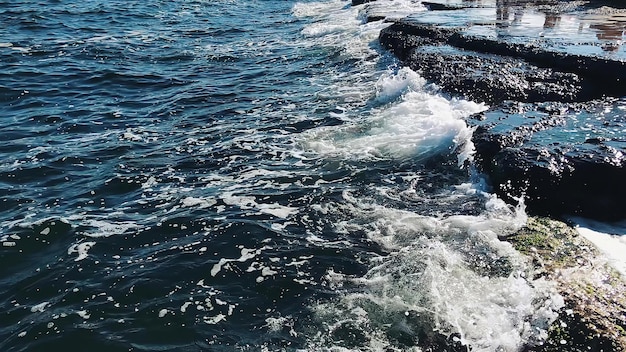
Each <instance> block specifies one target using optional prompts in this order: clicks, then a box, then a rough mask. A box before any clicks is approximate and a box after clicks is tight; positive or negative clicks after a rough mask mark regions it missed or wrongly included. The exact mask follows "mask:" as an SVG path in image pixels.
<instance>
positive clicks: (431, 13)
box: [380, 0, 626, 221]
mask: <svg viewBox="0 0 626 352" xmlns="http://www.w3.org/2000/svg"><path fill="white" fill-rule="evenodd" d="M422 4H423V5H425V6H426V9H424V10H423V11H419V12H416V13H415V14H414V15H411V16H408V17H406V18H403V19H400V20H396V21H394V23H393V24H391V25H390V26H389V27H387V28H386V29H384V30H383V31H382V32H381V35H380V42H381V44H382V45H383V46H384V47H385V48H387V49H389V50H391V51H392V52H393V53H394V54H395V55H396V56H397V57H398V58H399V59H400V60H402V62H403V63H404V64H405V65H407V66H409V67H411V68H412V69H413V70H414V71H416V72H419V73H420V74H421V75H422V76H424V77H425V78H427V79H428V80H430V81H432V82H435V83H436V84H437V85H438V86H439V87H441V89H442V91H443V92H445V93H447V94H450V95H452V96H458V97H463V98H467V99H471V100H474V101H479V102H484V103H486V104H488V105H489V106H490V107H491V108H490V109H489V110H488V111H487V112H485V113H481V114H479V115H477V116H473V117H472V118H470V119H468V123H469V124H470V125H471V126H473V127H475V128H476V133H475V134H474V144H475V146H476V156H477V165H478V167H479V168H480V169H481V171H482V172H484V173H485V174H487V175H488V176H489V178H490V181H491V182H492V185H493V189H494V191H495V192H496V193H497V194H498V195H499V196H500V197H501V198H503V199H505V200H507V201H510V202H516V201H517V200H518V199H519V198H520V197H523V198H524V199H525V202H526V206H527V210H528V212H529V213H531V214H535V215H540V216H552V217H561V216H565V215H576V216H583V217H588V218H594V219H599V220H605V221H615V220H621V219H624V218H626V211H624V207H623V204H622V202H623V199H626V187H624V185H623V180H625V179H626V168H625V166H626V138H625V137H624V133H623V131H624V130H626V122H625V121H624V118H623V111H624V109H625V108H626V99H625V98H624V97H625V96H626V52H625V51H624V48H623V47H621V40H622V35H623V32H624V29H626V10H623V9H619V8H616V7H607V6H599V5H598V4H596V3H590V2H582V1H574V2H559V1H545V0H544V1H504V0H502V1H491V2H489V1H457V2H455V1H445V2H441V3H436V2H425V3H422ZM592 4H595V6H592ZM428 9H429V10H428ZM494 15H495V16H494ZM561 21H563V22H564V21H568V25H567V26H565V25H563V26H560V25H559V23H560V22H561Z"/></svg>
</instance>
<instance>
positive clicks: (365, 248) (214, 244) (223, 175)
mask: <svg viewBox="0 0 626 352" xmlns="http://www.w3.org/2000/svg"><path fill="white" fill-rule="evenodd" d="M389 10H390V11H393V12H394V15H396V16H398V15H401V14H399V13H398V12H399V11H400V10H402V11H404V10H406V11H407V12H412V11H423V10H424V8H423V6H421V4H419V3H418V2H412V1H409V0H406V1H403V0H396V1H393V2H389ZM377 11H381V9H380V8H379V9H378V10H377ZM0 23H2V31H1V32H0V62H1V65H0V117H1V118H2V126H1V127H0V136H1V137H2V139H3V140H4V142H3V143H2V144H1V146H0V211H1V212H0V242H1V245H0V307H1V310H0V314H1V318H0V350H2V351H52V350H54V351H57V350H58V351H63V350H66V351H108V352H109V351H234V350H237V351H239V350H243V351H280V350H286V351H324V350H326V351H408V350H413V351H420V350H427V349H429V348H430V349H435V350H437V349H438V348H439V349H441V348H443V347H445V346H448V347H449V348H460V349H465V348H466V347H465V346H469V347H471V349H472V350H473V351H517V350H520V349H522V348H523V347H524V346H527V345H533V344H538V343H541V341H542V339H544V338H545V337H546V329H547V326H548V324H549V323H550V322H551V321H553V320H554V319H555V317H556V313H555V312H556V311H557V310H558V309H559V308H560V307H561V306H562V304H563V301H562V298H561V297H560V296H559V295H558V294H556V292H555V288H554V284H553V283H550V282H546V281H544V280H543V279H533V275H532V273H531V272H530V264H529V263H528V261H527V259H526V258H524V257H523V256H521V255H520V254H519V253H517V252H516V251H514V250H513V249H512V247H511V246H510V245H509V244H508V243H505V242H501V241H499V240H498V236H501V235H506V234H508V233H511V232H513V231H515V230H516V229H518V228H520V227H521V226H522V225H523V224H524V222H525V220H526V215H525V212H524V209H523V205H520V206H518V207H511V206H507V205H506V204H504V203H503V202H502V201H501V200H499V199H497V198H496V197H495V196H493V195H491V194H490V193H488V192H487V189H486V187H485V186H484V184H485V182H484V180H483V179H482V178H481V176H480V175H479V174H477V173H476V172H475V171H474V169H473V164H472V154H473V145H472V143H471V139H470V138H471V134H472V130H471V129H470V128H469V127H468V126H467V125H466V124H465V122H464V120H463V118H464V117H466V116H468V115H469V114H472V113H475V112H478V111H481V110H483V109H486V108H487V107H486V106H484V105H482V104H478V103H475V102H471V101H464V100H459V99H455V98H451V97H448V96H445V95H443V94H441V93H440V92H439V91H438V89H437V87H436V86H433V85H432V84H429V83H428V82H426V81H425V80H424V79H422V78H421V77H420V76H419V75H417V74H416V73H415V72H413V71H411V70H409V69H406V68H400V67H399V65H398V63H397V62H396V61H395V60H394V59H393V58H392V57H391V56H390V55H389V54H387V53H385V52H384V51H383V50H382V49H381V48H380V46H379V45H378V42H377V38H378V33H379V31H380V30H381V29H382V28H383V27H384V26H386V25H387V24H385V23H382V22H379V23H370V24H364V23H363V13H362V7H352V6H350V4H349V2H346V1H340V0H323V1H270V0H264V1H260V0H211V1H205V0H195V1H193V0H171V1H157V0H149V1H141V2H140V1H108V0H107V1H102V0H95V1H85V2H74V3H67V2H62V1H20V0H18V1H12V2H6V1H3V2H2V6H1V7H0ZM459 346H460V347H459Z"/></svg>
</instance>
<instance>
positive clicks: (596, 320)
mask: <svg viewBox="0 0 626 352" xmlns="http://www.w3.org/2000/svg"><path fill="white" fill-rule="evenodd" d="M502 239H503V240H506V241H508V242H510V243H511V244H512V245H513V246H514V247H515V248H516V249H517V250H519V251H520V252H522V253H524V254H526V255H528V256H529V257H530V258H531V259H532V262H533V265H534V267H535V270H536V275H537V276H541V277H546V278H548V279H550V280H553V281H555V282H556V283H557V285H558V286H557V290H558V292H559V293H560V294H561V296H562V297H563V299H564V301H565V306H564V307H563V308H562V309H561V311H560V312H559V317H558V319H557V320H556V321H555V322H554V323H553V324H552V326H551V327H550V329H549V331H548V339H547V341H545V343H544V344H543V345H541V346H536V347H531V348H528V349H527V351H536V352H553V351H554V352H557V351H558V352H564V351H606V352H612V351H616V352H617V351H624V350H626V295H624V292H626V282H625V281H624V278H623V277H622V276H620V274H619V273H618V272H616V271H615V270H614V269H613V268H611V267H609V266H607V265H606V264H605V263H602V262H601V261H600V260H598V259H597V257H598V253H597V250H596V249H595V247H594V245H593V244H592V243H590V242H588V241H587V240H586V239H585V238H583V237H582V236H580V235H579V234H578V232H577V231H576V230H574V229H573V228H571V227H569V226H568V225H567V224H565V223H563V222H560V221H556V220H551V219H547V218H530V219H528V222H527V224H526V226H525V227H524V228H522V229H521V230H519V231H518V232H517V233H514V234H513V235H511V236H507V237H503V238H502Z"/></svg>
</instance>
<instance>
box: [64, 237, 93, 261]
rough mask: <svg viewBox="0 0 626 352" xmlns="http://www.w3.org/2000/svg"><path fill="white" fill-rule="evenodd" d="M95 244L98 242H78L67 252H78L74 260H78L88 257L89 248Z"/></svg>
mask: <svg viewBox="0 0 626 352" xmlns="http://www.w3.org/2000/svg"><path fill="white" fill-rule="evenodd" d="M95 245H96V242H91V241H87V242H81V243H76V244H73V245H71V246H70V248H68V249H67V254H70V255H71V254H74V253H76V254H78V256H77V257H76V258H74V261H76V262H78V261H81V260H83V259H85V258H87V256H88V255H89V250H90V249H91V248H92V247H93V246H95Z"/></svg>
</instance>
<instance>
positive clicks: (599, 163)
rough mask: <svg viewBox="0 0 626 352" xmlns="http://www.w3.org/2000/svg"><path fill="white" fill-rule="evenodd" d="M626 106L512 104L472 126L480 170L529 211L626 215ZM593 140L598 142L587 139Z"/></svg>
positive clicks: (504, 195)
mask: <svg viewBox="0 0 626 352" xmlns="http://www.w3.org/2000/svg"><path fill="white" fill-rule="evenodd" d="M624 106H626V102H624V101H623V100H620V101H617V102H606V101H596V102H588V103H585V104H566V103H553V102H552V103H538V104H522V103H511V102H510V103H508V104H503V105H501V106H499V107H496V108H492V109H490V110H489V111H487V112H484V113H480V114H478V115H475V116H473V117H472V118H471V119H469V120H468V123H469V124H470V125H472V126H474V127H475V128H476V130H475V132H474V135H473V141H474V145H475V147H476V152H477V155H476V161H477V164H478V166H479V168H480V169H481V170H482V171H483V172H485V173H486V174H488V175H489V176H490V181H491V182H492V183H493V185H494V191H495V192H496V193H497V194H498V195H499V196H500V197H502V198H503V199H505V200H508V201H510V202H516V200H517V199H518V198H519V197H521V196H524V199H525V203H526V206H527V209H528V211H529V212H530V213H533V214H540V215H551V216H555V217H559V216H563V215H565V214H576V215H581V216H586V217H591V218H596V219H602V220H620V219H623V218H624V217H626V214H625V212H624V206H623V202H624V199H626V187H624V180H626V167H625V166H626V138H625V137H624V136H623V132H621V131H623V130H624V129H625V128H626V121H624V118H623V112H622V111H623V107H624ZM589 135H592V136H594V137H593V138H589V137H588V136H589Z"/></svg>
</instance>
